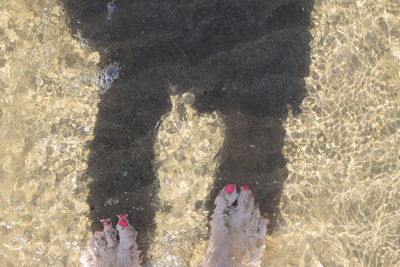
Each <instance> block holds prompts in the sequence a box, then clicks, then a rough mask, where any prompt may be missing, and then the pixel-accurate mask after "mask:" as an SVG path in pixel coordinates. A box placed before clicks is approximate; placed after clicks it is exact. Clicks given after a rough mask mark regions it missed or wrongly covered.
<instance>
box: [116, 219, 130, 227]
mask: <svg viewBox="0 0 400 267" xmlns="http://www.w3.org/2000/svg"><path fill="white" fill-rule="evenodd" d="M118 224H119V225H121V226H128V222H127V221H126V220H125V219H122V220H120V221H119V222H118Z"/></svg>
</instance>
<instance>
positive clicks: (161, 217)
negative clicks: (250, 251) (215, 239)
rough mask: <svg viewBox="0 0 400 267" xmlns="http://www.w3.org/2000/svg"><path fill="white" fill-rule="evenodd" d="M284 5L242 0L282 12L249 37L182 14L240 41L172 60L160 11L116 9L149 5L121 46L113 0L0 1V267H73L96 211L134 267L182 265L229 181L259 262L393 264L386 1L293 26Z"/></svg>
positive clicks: (206, 42) (344, 4) (390, 39)
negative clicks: (240, 191)
mask: <svg viewBox="0 0 400 267" xmlns="http://www.w3.org/2000/svg"><path fill="white" fill-rule="evenodd" d="M152 2H153V1H148V3H152ZM211 2H215V1H210V3H211ZM289 2H291V1H276V2H274V4H265V5H264V4H261V3H256V4H255V7H263V8H265V14H267V15H268V14H269V15H271V14H272V15H274V16H275V17H276V16H281V17H282V18H277V19H274V18H271V19H270V20H268V21H267V22H268V23H269V26H268V27H270V28H268V27H267V26H265V25H264V24H262V23H259V24H257V25H259V26H257V27H259V28H257V27H256V26H254V27H253V28H255V30H254V31H251V32H250V33H249V32H248V31H249V30H248V28H246V27H245V26H242V25H241V24H240V23H241V21H242V19H243V17H241V14H242V13H240V12H239V11H238V10H237V9H235V6H229V5H228V7H227V8H226V10H228V11H226V12H227V13H221V14H222V15H221V14H220V13H218V12H217V11H215V6H213V4H210V6H211V7H210V6H208V5H205V4H204V3H202V1H198V3H197V4H198V5H199V6H200V8H198V7H193V6H190V5H188V6H180V8H182V10H183V11H185V12H186V11H187V12H189V11H190V10H192V8H193V9H194V10H195V12H194V14H195V15H196V16H197V17H196V16H194V17H195V19H194V23H196V18H197V20H201V19H203V23H205V24H203V25H214V24H213V23H216V25H219V24H218V23H222V24H221V25H223V26H221V27H222V28H223V29H224V30H226V27H227V26H226V25H233V26H232V29H233V30H232V32H230V34H238V36H241V35H242V36H244V37H243V38H237V37H230V35H229V34H225V32H224V31H223V30H222V31H217V30H216V29H218V27H216V28H212V29H213V33H212V34H211V36H212V35H213V34H216V35H218V34H220V35H221V36H222V37H223V38H222V37H221V38H222V39H221V40H222V41H220V42H219V41H216V40H215V39H213V38H212V37H207V31H205V30H204V29H203V28H201V27H203V26H201V27H200V28H196V29H197V32H195V33H196V34H198V35H196V34H193V35H190V34H191V33H190V34H187V32H186V33H185V34H187V35H184V36H185V38H188V39H185V40H187V42H186V43H183V44H184V45H183V46H182V47H183V48H182V49H183V51H184V52H183V53H181V52H177V51H175V50H174V49H172V48H171V47H176V46H175V44H176V43H175V39H174V38H175V37H179V33H177V32H175V31H174V29H175V28H176V27H178V28H179V27H181V26H179V25H180V24H181V22H182V20H180V17H179V12H178V13H174V12H173V11H171V10H170V9H169V8H170V7H167V6H160V7H159V9H156V11H157V12H159V14H160V17H161V18H160V19H159V21H158V20H157V21H158V22H159V23H160V25H163V26H164V27H166V28H164V29H163V30H159V31H157V30H155V28H154V27H153V26H154V25H152V26H151V27H150V26H149V27H148V28H146V27H145V26H146V25H150V22H154V20H152V19H151V18H152V16H151V15H148V14H152V13H151V12H153V10H154V9H153V6H151V5H150V4H149V6H144V7H141V6H140V5H139V3H138V5H139V6H134V5H133V6H129V7H130V8H132V10H130V9H126V10H128V11H131V12H132V14H134V15H135V13H134V9H133V8H137V10H138V12H139V13H138V14H136V15H137V16H138V17H140V12H141V11H146V12H149V13H146V12H144V13H142V14H146V15H143V17H140V20H139V19H137V21H136V23H139V21H141V19H143V21H142V23H143V24H141V27H142V30H143V31H149V32H150V34H149V33H148V34H147V35H146V37H143V38H137V40H136V41H135V40H133V39H134V38H131V37H132V36H131V35H129V34H127V33H129V32H131V33H132V32H135V31H136V28H132V29H126V28H125V27H120V29H122V30H120V31H118V32H115V34H114V35H113V34H111V35H107V34H105V33H104V32H106V33H107V30H108V28H107V27H109V28H110V29H111V30H112V29H115V28H113V27H114V26H115V25H124V24H122V23H123V22H124V20H125V19H126V18H127V17H128V18H129V17H130V16H132V15H131V13H129V12H125V10H123V9H122V8H121V6H123V5H125V4H126V3H125V2H124V1H98V2H96V5H94V4H93V7H92V6H90V5H88V6H85V5H83V6H82V10H75V11H76V13H74V12H71V6H72V7H77V5H76V3H75V2H74V1H64V2H63V3H60V2H57V1H52V0H40V1H27V0H13V1H2V2H1V3H0V7H1V8H0V12H1V16H0V38H1V39H2V42H1V43H0V51H1V53H0V88H1V95H0V116H1V120H0V122H1V124H0V127H1V132H0V134H1V137H2V138H1V141H0V155H1V156H0V157H1V161H0V162H1V165H0V185H1V186H0V191H1V194H0V208H1V210H2V213H1V214H0V233H1V243H0V263H1V265H2V266H78V257H79V250H80V249H81V248H83V247H84V246H85V240H86V237H87V233H88V232H89V231H91V230H92V229H95V228H96V227H98V226H99V225H98V224H96V219H98V218H99V216H103V215H105V216H114V215H115V214H117V213H118V212H120V211H127V212H129V214H131V217H132V220H133V224H134V225H135V226H136V227H137V228H138V229H139V231H140V232H141V233H142V237H141V240H140V243H141V246H142V248H143V249H144V250H145V251H146V255H147V258H148V262H149V265H155V266H187V265H194V264H195V262H196V261H198V259H199V258H200V257H201V255H202V253H203V252H204V250H205V247H206V244H207V227H206V222H207V219H208V215H209V210H210V209H211V208H212V205H211V202H212V199H213V198H214V196H215V192H216V191H217V190H219V189H220V187H221V185H223V184H225V183H228V182H229V181H232V182H236V183H248V184H250V186H251V187H252V188H254V189H255V191H256V192H255V195H256V199H259V201H260V204H261V206H262V207H263V209H264V210H266V211H268V212H269V213H270V214H271V216H272V221H273V227H272V229H271V231H270V234H269V235H268V237H267V241H268V242H267V244H268V245H267V250H266V253H265V257H264V259H263V264H264V265H267V266H268V265H270V266H396V265H398V264H400V256H399V255H400V253H399V247H400V243H399V240H400V229H399V225H400V213H399V202H398V198H399V197H400V184H399V183H400V177H399V173H400V172H399V161H400V154H399V151H400V145H399V142H398V141H397V140H399V135H400V132H399V130H398V129H399V126H400V108H399V107H400V105H399V104H400V77H399V76H400V31H399V29H400V19H399V18H400V3H399V2H398V1H388V0H382V1H356V0H348V1H347V0H346V1H343V0H341V1H316V2H315V4H314V5H313V7H312V13H311V19H312V24H313V26H312V28H311V29H310V31H308V28H307V27H303V26H302V25H304V23H305V22H304V20H306V19H307V14H303V13H301V8H300V9H298V8H297V6H296V5H292V6H291V5H289V8H286V5H285V3H289ZM107 4H108V5H107ZM74 5H75V6H74ZM202 5H205V6H204V7H203V6H202ZM258 5H259V6H258ZM299 5H300V4H299ZM108 7H110V8H108ZM139 7H140V8H143V9H139ZM300 7H301V6H300ZM85 8H88V9H87V10H86V9H85ZM220 8H221V7H220ZM172 9H173V8H172ZM188 10H189V11H188ZM239 10H240V9H239ZM255 10H257V8H256V9H255ZM271 10H277V11H271ZM306 11H307V10H306ZM80 12H81V13H80ZM85 12H87V13H85ZM168 12H171V14H175V15H176V16H175V17H174V19H172V20H171V21H173V22H170V20H169V19H165V18H163V17H162V14H169V13H168ZM185 12H184V14H187V13H185ZM190 12H191V11H190ZM190 12H189V13H190ZM202 12H203V13H202ZM213 12H215V13H213ZM252 12H253V13H251V12H250V13H251V14H255V15H254V18H255V21H257V22H260V21H263V20H262V16H261V18H260V16H258V15H260V13H257V12H258V11H254V10H253V11H252ZM260 12H261V11H260ZM268 12H271V13H268ZM274 12H275V13H274ZM299 12H300V13H299ZM204 13H205V14H204ZM82 14H83V15H87V14H89V15H90V16H83V15H82ZM209 14H213V16H214V17H215V18H216V21H217V22H207V21H204V18H207V16H208V15H209ZM261 14H264V13H262V12H261ZM288 14H292V15H293V16H297V15H299V14H303V15H304V17H303V15H299V17H298V18H297V20H291V19H286V16H288ZM211 17H212V16H211ZM226 17H231V18H233V19H237V20H238V21H239V22H238V23H236V24H235V20H232V21H228V22H226V24H223V22H224V20H225V19H226ZM272 17H273V16H272ZM85 18H86V20H85ZM80 19H81V20H80ZM146 19H148V20H146ZM164 19H165V20H164ZM182 19H187V18H186V17H185V18H182ZM133 20H134V19H133ZM243 20H244V21H246V19H243ZM88 21H89V22H88ZM165 21H168V23H166V22H165ZM113 23H114V24H113ZM119 23H120V24H119ZM173 23H176V24H173ZM224 23H225V22H224ZM96 25H97V26H96ZM177 25H178V26H177ZM260 25H261V26H260ZM264 26H265V27H266V28H265V29H264V28H263V27H264ZM300 26H301V27H300ZM152 27H153V28H152ZM169 27H170V28H169ZM299 27H300V28H299ZM99 29H100V30H99ZM102 29H105V30H104V32H103V31H102ZM229 29H231V28H229ZM280 29H284V30H283V31H279V30H280ZM293 29H295V30H293ZM78 30H79V31H78ZM292 30H293V31H292ZM235 31H236V32H235ZM246 31H247V32H248V33H246V34H245V33H244V32H246ZM91 33H92V34H91ZM202 34H203V35H202ZM169 36H174V38H172V37H171V38H172V39H173V40H172V41H171V43H172V44H173V46H169V44H171V43H168V41H169V39H168V38H170V37H169ZM204 36H206V37H204ZM309 37H310V38H309ZM196 38H198V39H196ZM224 38H225V39H224ZM296 38H297V39H296ZM159 40H165V43H157V42H159ZM198 40H200V41H198ZM285 42H286V43H287V44H288V45H287V46H288V47H285V46H284V45H282V44H285ZM291 42H293V43H294V44H293V45H290V44H292V43H291ZM110 44H111V45H110ZM155 44H158V45H155ZM210 46H212V47H214V48H212V49H211V50H205V49H203V47H210ZM308 46H309V47H310V51H309V52H308ZM149 47H150V48H151V49H148V48H149ZM157 48H159V50H157ZM135 49H136V50H140V51H141V52H140V53H137V54H135V51H136V50H135ZM146 49H148V50H146ZM268 49H270V51H272V52H277V51H279V52H280V53H282V54H279V56H276V57H275V56H274V55H276V54H273V55H270V54H268V52H265V51H268ZM148 53H149V54H148ZM288 53H291V54H290V55H291V56H285V55H287V54H288ZM151 54H153V57H151V56H150V55H151ZM300 55H302V56H300ZM132 62H134V63H132ZM165 62H166V63H167V64H164V63H165ZM265 62H267V63H265ZM287 63H291V65H290V64H287ZM152 64H154V65H158V66H160V67H158V66H157V67H153V65H152ZM265 64H267V65H265ZM268 64H269V65H268ZM107 66H108V67H107ZM227 66H229V67H227ZM271 66H272V67H271ZM142 69H145V70H146V71H142ZM238 71H239V72H238ZM242 73H245V75H242V76H241V74H242ZM155 77H157V78H159V80H156V81H155ZM218 77H222V78H221V79H220V80H219V79H218ZM303 78H304V81H305V82H302V81H303ZM221 80H222V84H221ZM266 83H268V84H270V85H269V86H266V87H260V86H259V85H260V84H261V85H265V84H266ZM174 86H176V88H175V87H174ZM139 87H140V88H139ZM154 88H157V89H154ZM164 88H165V90H164ZM287 88H290V89H287ZM246 89H249V90H247V91H246ZM187 91H189V92H191V93H192V94H193V95H195V97H194V98H191V95H188V94H186V95H182V94H183V93H184V92H187ZM263 92H267V93H266V94H263ZM193 100H194V103H192V102H193Z"/></svg>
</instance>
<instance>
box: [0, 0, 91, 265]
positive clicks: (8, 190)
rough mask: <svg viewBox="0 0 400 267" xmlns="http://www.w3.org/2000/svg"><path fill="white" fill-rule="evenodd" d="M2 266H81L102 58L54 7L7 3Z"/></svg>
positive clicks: (2, 70) (2, 22)
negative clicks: (95, 80) (89, 79)
mask: <svg viewBox="0 0 400 267" xmlns="http://www.w3.org/2000/svg"><path fill="white" fill-rule="evenodd" d="M0 7H1V8H0V10H1V11H0V12H1V15H0V31H1V33H2V34H1V38H2V42H1V48H0V49H1V51H2V52H1V53H0V54H1V62H2V63H1V66H0V84H1V90H2V93H1V96H0V110H1V133H0V134H1V141H0V157H1V165H0V176H1V178H0V179H1V180H0V183H1V186H0V193H1V197H0V207H1V210H2V212H1V215H0V232H1V243H0V265H1V266H67V265H68V266H71V265H73V264H74V265H77V263H78V261H77V259H78V258H77V256H78V255H79V249H80V247H81V246H82V244H84V238H85V235H86V234H85V233H86V231H87V230H88V229H87V227H86V225H87V224H88V219H87V218H86V217H85V214H86V212H87V210H88V206H87V204H86V195H87V189H86V186H85V184H86V182H83V181H82V179H81V176H82V174H83V173H84V171H85V169H86V160H87V155H88V147H87V142H89V141H90V140H91V139H92V130H93V127H94V123H95V115H96V113H97V108H96V104H97V102H98V98H97V90H98V88H97V87H95V86H92V85H90V84H83V83H82V82H81V80H82V74H85V75H88V76H93V77H95V69H96V67H95V66H96V64H97V63H98V56H96V53H91V51H89V50H82V48H81V47H80V42H79V40H76V39H74V38H73V36H72V34H71V32H70V29H69V28H68V27H67V26H66V25H65V17H64V15H63V12H62V10H61V7H60V6H58V5H56V4H55V2H54V1H2V2H1V3H0Z"/></svg>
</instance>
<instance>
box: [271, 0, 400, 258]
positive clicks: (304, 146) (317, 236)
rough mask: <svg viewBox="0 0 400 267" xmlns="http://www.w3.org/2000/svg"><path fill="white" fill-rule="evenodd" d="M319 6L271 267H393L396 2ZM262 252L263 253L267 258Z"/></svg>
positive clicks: (397, 217) (398, 81) (397, 182)
mask: <svg viewBox="0 0 400 267" xmlns="http://www.w3.org/2000/svg"><path fill="white" fill-rule="evenodd" d="M395 2H396V1H329V2H328V1H325V2H324V1H321V2H320V3H319V4H318V5H316V6H315V10H314V13H313V17H314V24H315V25H314V28H313V30H312V35H313V37H314V40H313V42H312V53H311V58H312V65H311V74H310V77H308V78H307V90H308V97H307V98H306V99H305V100H304V101H303V103H302V110H303V114H301V115H300V116H298V117H290V118H288V120H287V122H286V127H285V128H286V135H287V136H286V142H285V147H284V153H285V157H286V158H287V160H288V169H289V171H290V173H289V178H288V180H287V181H286V185H285V190H284V196H283V199H282V200H283V203H282V206H281V207H282V212H283V215H284V222H283V223H282V224H283V225H284V226H282V228H281V230H280V231H279V232H277V233H275V234H274V235H273V236H272V237H271V238H270V239H271V241H270V247H269V248H267V253H266V257H265V263H266V264H270V265H271V266H286V265H290V264H292V265H294V266H297V265H302V266H395V265H398V264H399V263H400V251H399V248H400V246H399V245H400V243H399V240H400V231H399V225H400V203H399V201H398V199H399V197H400V176H399V173H400V166H399V158H400V153H399V151H400V144H399V141H398V140H399V138H400V131H399V126H400V108H399V107H400V90H399V89H400V77H399V71H400V60H399V58H398V57H396V56H397V54H396V53H398V52H397V51H398V50H397V49H398V45H399V43H400V32H399V29H400V19H399V18H400V2H396V3H395ZM268 250H269V251H268Z"/></svg>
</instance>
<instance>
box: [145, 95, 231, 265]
mask: <svg viewBox="0 0 400 267" xmlns="http://www.w3.org/2000/svg"><path fill="white" fill-rule="evenodd" d="M193 101H194V98H193V96H192V95H191V94H184V95H183V96H181V95H173V96H171V103H172V110H171V112H170V113H168V114H166V115H165V116H164V117H163V118H162V120H161V123H160V125H159V129H158V135H157V140H156V142H155V153H156V160H155V162H154V165H155V168H156V169H157V178H158V180H159V182H160V189H159V192H158V197H159V199H160V201H161V203H162V205H163V206H164V208H162V209H161V210H160V211H159V212H157V213H156V217H155V221H156V225H157V226H156V227H157V230H156V237H155V240H154V241H153V243H152V245H151V250H150V253H151V254H152V256H153V258H154V261H155V263H154V266H188V265H189V264H190V262H193V263H195V262H199V260H200V259H201V257H199V256H200V255H202V253H204V251H205V249H206V248H207V243H206V241H205V238H206V237H207V231H208V229H207V227H206V225H207V219H208V218H207V212H206V210H205V200H206V198H207V195H208V192H210V190H211V186H212V183H213V181H214V179H216V178H215V172H216V167H217V162H216V161H215V157H216V155H217V153H218V151H219V149H220V148H221V147H222V144H223V140H224V125H223V122H222V118H221V117H220V115H219V114H218V113H217V112H213V113H212V114H202V115H199V114H197V112H196V111H195V110H194V109H193V108H192V107H191V106H190V103H192V102H193ZM185 102H186V103H185Z"/></svg>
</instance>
